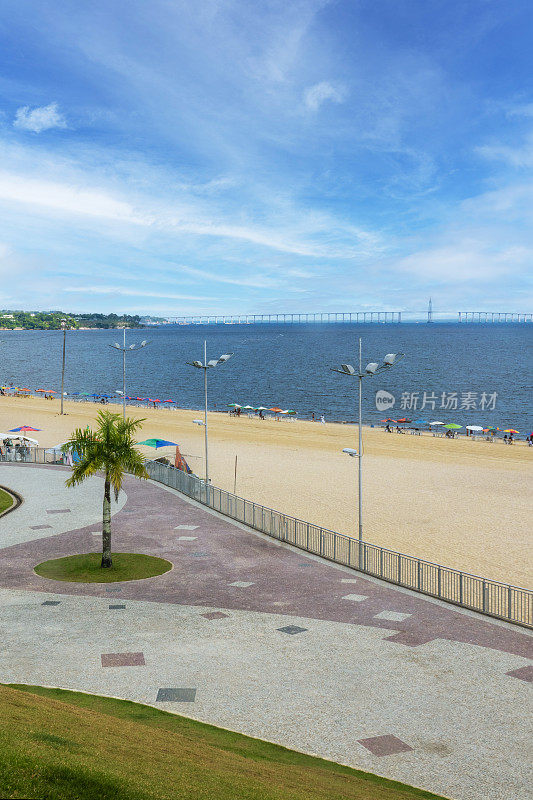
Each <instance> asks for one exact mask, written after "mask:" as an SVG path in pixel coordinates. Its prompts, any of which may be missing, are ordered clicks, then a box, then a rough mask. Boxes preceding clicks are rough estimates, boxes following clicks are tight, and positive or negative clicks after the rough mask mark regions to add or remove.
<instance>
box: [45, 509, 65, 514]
mask: <svg viewBox="0 0 533 800" xmlns="http://www.w3.org/2000/svg"><path fill="white" fill-rule="evenodd" d="M46 513H47V514H70V508H47V509H46Z"/></svg>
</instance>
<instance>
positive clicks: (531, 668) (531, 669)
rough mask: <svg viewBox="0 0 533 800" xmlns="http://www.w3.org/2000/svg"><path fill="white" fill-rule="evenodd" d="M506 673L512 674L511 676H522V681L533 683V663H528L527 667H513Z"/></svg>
mask: <svg viewBox="0 0 533 800" xmlns="http://www.w3.org/2000/svg"><path fill="white" fill-rule="evenodd" d="M505 674H506V675H510V676H511V678H520V680H521V681H527V682H528V683H533V664H527V665H526V666H525V667H520V668H519V669H513V670H511V671H510V672H506V673H505Z"/></svg>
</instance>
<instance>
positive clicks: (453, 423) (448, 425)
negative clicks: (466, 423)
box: [444, 422, 463, 431]
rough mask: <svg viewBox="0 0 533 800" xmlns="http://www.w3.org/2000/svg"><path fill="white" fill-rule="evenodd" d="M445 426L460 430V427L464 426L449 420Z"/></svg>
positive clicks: (452, 429)
mask: <svg viewBox="0 0 533 800" xmlns="http://www.w3.org/2000/svg"><path fill="white" fill-rule="evenodd" d="M444 427H445V428H448V430H449V431H458V430H459V428H462V427H463V426H462V425H458V424H457V423H456V422H448V424H447V425H445V426H444Z"/></svg>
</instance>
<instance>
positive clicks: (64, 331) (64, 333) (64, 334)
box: [61, 319, 68, 414]
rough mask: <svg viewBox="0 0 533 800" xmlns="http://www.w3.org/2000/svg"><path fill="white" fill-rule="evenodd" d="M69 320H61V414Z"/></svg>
mask: <svg viewBox="0 0 533 800" xmlns="http://www.w3.org/2000/svg"><path fill="white" fill-rule="evenodd" d="M67 327H68V325H67V320H66V319H62V320H61V330H62V331H63V364H62V367H61V414H63V398H64V396H65V395H64V392H65V356H66V348H67Z"/></svg>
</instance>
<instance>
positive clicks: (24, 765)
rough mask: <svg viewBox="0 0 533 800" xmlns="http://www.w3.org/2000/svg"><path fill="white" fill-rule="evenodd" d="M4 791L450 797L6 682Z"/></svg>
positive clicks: (88, 698) (304, 798)
mask: <svg viewBox="0 0 533 800" xmlns="http://www.w3.org/2000/svg"><path fill="white" fill-rule="evenodd" d="M0 797H2V798H42V800H422V798H426V800H430V798H432V799H433V800H442V798H437V795H434V794H431V793H430V792H425V791H422V790H420V789H413V788H411V787H409V786H406V785H404V784H401V783H396V782H394V781H388V780H386V779H385V778H379V777H377V776H376V775H372V774H370V773H366V772H360V771H358V770H353V769H349V768H348V767H342V766H340V765H339V764H334V763H332V762H329V761H323V760H322V759H319V758H313V757H311V756H306V755H303V754H301V753H297V752H295V751H292V750H287V749H285V748H283V747H279V746H277V745H273V744H268V743H267V742H263V741H261V740H260V739H251V738H248V737H247V736H242V735H241V734H237V733H231V732H230V731H226V730H223V729H221V728H215V727H213V726H211V725H204V724H203V723H200V722H195V721H193V720H189V719H186V718H184V717H179V716H177V715H174V714H168V713H166V712H164V711H159V710H158V709H155V708H152V707H150V706H143V705H139V704H138V703H130V702H128V701H125V700H114V699H112V698H106V697H98V696H95V695H86V694H81V693H79V692H68V691H64V690H61V689H46V688H44V687H39V686H14V685H12V686H2V685H0Z"/></svg>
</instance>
